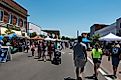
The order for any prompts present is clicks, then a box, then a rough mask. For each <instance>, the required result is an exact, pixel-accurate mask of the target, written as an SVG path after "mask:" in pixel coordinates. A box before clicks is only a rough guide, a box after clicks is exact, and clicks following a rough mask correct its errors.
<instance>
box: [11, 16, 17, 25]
mask: <svg viewBox="0 0 121 80" xmlns="http://www.w3.org/2000/svg"><path fill="white" fill-rule="evenodd" d="M12 21H13V22H12V23H13V25H16V24H17V18H16V16H13V19H12Z"/></svg>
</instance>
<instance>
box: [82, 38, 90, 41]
mask: <svg viewBox="0 0 121 80" xmlns="http://www.w3.org/2000/svg"><path fill="white" fill-rule="evenodd" d="M82 42H90V40H88V39H87V38H82Z"/></svg>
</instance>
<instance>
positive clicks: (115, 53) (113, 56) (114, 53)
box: [110, 43, 121, 78]
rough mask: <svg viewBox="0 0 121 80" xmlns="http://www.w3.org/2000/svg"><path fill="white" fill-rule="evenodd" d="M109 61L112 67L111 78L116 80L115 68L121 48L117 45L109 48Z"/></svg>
mask: <svg viewBox="0 0 121 80" xmlns="http://www.w3.org/2000/svg"><path fill="white" fill-rule="evenodd" d="M110 53H111V55H110V56H111V59H112V66H113V77H114V78H117V76H116V73H117V68H118V65H119V62H120V59H121V48H120V46H119V45H118V44H116V43H115V44H114V46H113V47H112V48H111V51H110Z"/></svg>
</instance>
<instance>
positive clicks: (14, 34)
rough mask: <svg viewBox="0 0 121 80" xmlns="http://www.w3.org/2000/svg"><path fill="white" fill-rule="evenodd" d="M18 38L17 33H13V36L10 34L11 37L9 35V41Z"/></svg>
mask: <svg viewBox="0 0 121 80" xmlns="http://www.w3.org/2000/svg"><path fill="white" fill-rule="evenodd" d="M16 36H17V34H16V33H13V34H9V35H8V37H9V39H12V38H13V37H16Z"/></svg>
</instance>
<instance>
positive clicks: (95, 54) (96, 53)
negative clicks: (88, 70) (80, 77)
mask: <svg viewBox="0 0 121 80" xmlns="http://www.w3.org/2000/svg"><path fill="white" fill-rule="evenodd" d="M102 54H103V53H102V49H101V48H100V47H99V44H97V43H96V44H95V47H94V48H93V49H92V52H91V55H92V60H93V63H94V77H95V79H96V80H97V76H98V68H99V67H100V64H101V59H102Z"/></svg>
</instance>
